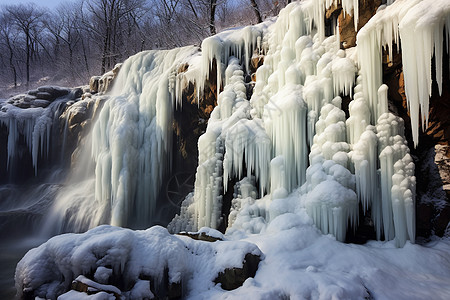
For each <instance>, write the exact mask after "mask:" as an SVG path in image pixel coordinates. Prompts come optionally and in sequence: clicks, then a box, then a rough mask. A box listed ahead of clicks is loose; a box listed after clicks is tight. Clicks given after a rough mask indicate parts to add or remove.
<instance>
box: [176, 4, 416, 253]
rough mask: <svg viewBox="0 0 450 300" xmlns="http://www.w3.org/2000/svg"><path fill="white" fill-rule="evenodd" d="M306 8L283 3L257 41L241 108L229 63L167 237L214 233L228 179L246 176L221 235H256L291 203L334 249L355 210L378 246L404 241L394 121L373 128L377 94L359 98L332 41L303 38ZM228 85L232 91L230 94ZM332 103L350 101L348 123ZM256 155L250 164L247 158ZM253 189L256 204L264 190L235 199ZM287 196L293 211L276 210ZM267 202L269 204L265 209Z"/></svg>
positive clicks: (408, 203) (407, 220) (404, 156)
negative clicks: (190, 184)
mask: <svg viewBox="0 0 450 300" xmlns="http://www.w3.org/2000/svg"><path fill="white" fill-rule="evenodd" d="M318 2H319V1H318ZM322 4H326V5H328V2H327V3H325V2H324V3H322ZM316 5H317V3H313V1H304V2H300V3H293V4H291V5H288V6H287V7H286V8H285V9H284V10H283V11H282V12H281V13H280V16H279V17H278V19H277V21H276V23H275V24H273V25H272V26H271V27H270V28H269V35H268V37H267V38H266V37H264V39H263V41H267V46H266V47H267V48H268V52H267V54H266V55H265V57H264V64H263V65H262V66H261V67H260V68H259V69H258V70H257V72H256V82H255V86H254V90H253V95H252V97H251V99H250V101H247V100H246V99H245V98H244V85H243V83H241V84H240V85H236V80H233V79H232V77H230V76H231V74H234V73H235V72H236V70H237V64H238V62H239V61H238V60H233V61H232V62H231V63H230V64H229V67H228V69H227V72H225V73H226V74H227V75H225V77H226V78H225V80H224V91H223V92H222V93H221V94H220V95H219V101H218V106H217V107H216V109H215V110H214V112H213V114H212V117H211V120H210V122H209V124H208V129H207V131H206V133H205V134H204V135H203V136H202V137H201V138H200V140H199V152H200V154H199V161H200V163H199V168H198V170H197V178H196V185H195V191H194V194H193V195H192V194H191V195H190V196H189V197H188V198H187V200H186V201H185V203H184V205H183V207H182V213H181V215H180V216H177V217H176V218H175V219H174V221H173V222H172V224H171V230H173V231H178V230H180V229H186V230H196V229H198V228H199V227H201V226H212V227H216V226H218V225H219V222H220V218H222V216H220V213H221V211H220V209H221V200H222V195H223V192H224V191H226V189H227V188H228V186H227V184H228V179H233V178H234V179H241V178H242V177H243V175H246V176H247V178H246V179H245V180H246V181H245V183H244V182H238V184H237V186H236V190H235V197H236V198H235V199H234V200H233V201H232V212H231V214H230V218H229V232H235V231H236V228H237V227H239V226H243V227H242V229H244V230H245V231H248V230H249V229H250V228H253V230H255V233H257V232H259V231H261V230H262V228H263V226H265V225H264V224H266V222H267V221H268V222H270V220H271V219H273V218H274V217H276V216H277V215H279V214H281V213H284V212H293V211H298V210H297V209H294V207H298V205H300V207H303V208H304V209H306V212H307V213H308V214H309V215H310V217H311V218H312V219H313V221H314V223H315V224H316V226H317V227H318V228H320V229H321V230H322V232H324V233H332V234H333V235H335V236H336V238H337V239H338V240H341V241H343V240H344V239H345V234H346V231H347V226H348V224H350V225H351V226H357V223H358V215H359V208H358V205H359V204H358V203H359V202H360V203H361V206H362V208H363V212H364V213H366V212H370V215H371V217H372V218H373V219H374V223H375V227H376V232H377V236H378V238H381V237H382V235H383V232H384V233H385V238H386V239H393V238H395V239H396V243H397V245H398V246H402V245H403V244H404V243H405V241H406V240H407V239H410V240H411V241H414V224H413V223H414V222H413V221H412V218H413V215H414V211H413V209H414V190H415V179H414V164H412V161H411V157H410V156H409V154H408V150H407V147H406V146H405V139H404V136H403V127H402V125H401V122H399V121H398V122H397V123H394V124H393V125H391V133H392V135H389V134H387V133H385V129H383V128H384V127H383V125H382V124H384V123H385V121H384V119H383V118H384V117H383V118H380V124H379V125H377V122H376V121H377V119H378V116H379V115H383V116H385V115H384V114H383V113H387V87H386V86H381V87H380V88H379V89H378V88H377V90H376V98H374V99H371V98H370V97H369V96H368V95H367V94H366V93H364V91H366V90H367V89H366V88H365V84H367V80H364V78H365V77H364V72H363V76H357V75H358V74H357V72H358V68H357V66H356V65H355V62H354V61H353V59H351V58H350V57H348V56H347V53H346V52H345V51H343V50H340V49H339V43H338V41H337V37H336V36H332V37H329V38H326V39H325V37H324V36H323V35H321V30H320V28H319V30H318V33H317V34H316V35H314V36H313V35H312V34H311V33H310V32H311V29H313V30H312V32H313V33H314V32H316V31H315V30H314V28H311V25H312V23H310V21H311V20H315V19H314V18H317V16H318V14H317V12H316V9H317V6H316ZM321 7H322V8H323V9H325V6H321ZM327 7H328V6H327ZM312 8H314V9H312ZM323 12H324V11H322V13H323ZM263 48H265V46H263ZM206 55H207V56H208V55H209V54H206ZM216 56H217V55H216ZM208 57H209V56H208ZM243 64H244V65H245V64H246V62H243ZM372 71H373V70H372ZM373 72H375V71H373ZM242 74H243V73H242V71H239V76H242ZM356 78H357V80H356V81H355V79H356ZM380 78H381V77H380ZM241 80H242V79H241ZM355 83H356V86H355ZM237 86H240V87H241V88H242V90H241V91H237V90H236V87H237ZM340 95H344V96H350V97H351V98H352V99H353V100H352V101H351V102H350V105H349V114H350V117H349V118H348V119H346V116H345V113H344V111H343V110H342V109H341V105H342V99H341V97H339V96H340ZM230 124H231V125H232V126H230ZM396 124H397V125H396ZM375 125H377V126H375ZM258 137H263V139H262V140H260V139H259V138H258ZM267 141H269V143H267ZM386 141H387V142H386ZM384 143H388V144H386V145H385V144H384ZM400 144H401V145H403V146H402V147H400ZM386 147H387V149H390V148H392V149H397V148H398V150H395V151H394V150H392V152H393V153H395V155H394V154H393V155H394V156H392V157H391V158H390V160H385V159H384V158H385V156H386V154H385V153H388V152H389V150H383V149H384V148H386ZM308 148H309V151H310V153H309V161H308ZM258 149H259V150H258ZM255 151H256V152H255ZM267 151H269V152H267ZM268 153H270V155H269V154H268ZM379 155H380V159H379V158H378V156H379ZM257 157H260V158H259V161H257V160H254V159H255V158H257ZM268 161H271V162H270V164H268V163H267V162H268ZM308 165H309V167H308ZM245 166H246V167H247V170H246V171H247V174H244V169H245ZM380 168H381V169H380ZM252 175H254V176H255V178H256V181H253V177H252ZM269 175H270V176H269ZM379 182H381V188H379V187H378V186H379ZM255 183H259V186H258V190H259V197H263V196H264V194H265V193H264V191H267V193H268V194H270V196H268V197H264V198H262V199H261V200H256V199H254V197H255V195H254V194H255V193H254V191H255V190H253V189H251V190H252V191H253V192H240V189H241V188H240V186H241V185H242V186H244V187H248V186H254V184H255ZM222 186H224V188H225V189H224V190H223V191H222ZM299 187H301V188H300V189H298V190H297V191H295V190H296V189H297V188H299ZM247 190H248V188H246V189H245V191H247ZM248 191H250V190H248ZM292 191H295V193H297V195H298V196H297V197H298V200H297V202H298V204H296V205H293V206H292V205H290V204H289V205H287V204H286V205H287V206H286V207H285V208H282V206H283V205H282V204H280V203H283V201H285V202H286V201H287V202H289V201H290V200H289V201H288V200H283V199H284V198H286V197H287V196H288V195H289V193H291V192H292ZM252 195H253V196H252ZM382 195H384V196H382ZM288 198H289V199H291V198H292V197H290V196H289V197H288ZM288 198H286V199H288ZM267 199H272V201H274V203H275V202H276V204H274V205H271V204H270V205H269V204H268V202H267ZM269 202H270V201H269ZM287 202H286V203H287ZM280 205H281V206H280ZM263 207H266V210H267V211H266V212H264V209H263ZM287 207H291V208H287ZM272 210H273V211H272ZM267 218H269V219H267ZM262 219H266V221H262ZM252 220H255V221H254V222H253V221H252ZM252 224H253V225H252Z"/></svg>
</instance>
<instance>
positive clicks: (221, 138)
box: [169, 58, 271, 231]
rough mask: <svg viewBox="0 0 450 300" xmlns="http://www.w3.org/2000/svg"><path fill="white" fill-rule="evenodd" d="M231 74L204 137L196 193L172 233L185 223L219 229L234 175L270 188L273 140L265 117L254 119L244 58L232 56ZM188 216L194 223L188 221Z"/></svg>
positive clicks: (261, 190)
mask: <svg viewBox="0 0 450 300" xmlns="http://www.w3.org/2000/svg"><path fill="white" fill-rule="evenodd" d="M225 76H226V77H225V80H224V82H225V83H226V85H225V87H224V90H223V91H222V92H221V93H220V94H219V97H218V105H217V106H216V107H215V108H214V110H213V112H212V113H211V117H210V119H209V122H208V127H207V130H206V132H205V133H204V134H203V135H202V136H200V138H199V141H198V150H199V166H198V167H197V173H196V179H195V187H194V195H193V196H189V197H193V198H192V199H191V200H192V201H190V200H189V201H188V202H185V205H184V207H182V211H181V214H180V216H177V217H175V219H174V221H173V222H172V224H170V225H169V229H170V230H172V231H177V230H178V229H179V228H181V225H180V224H185V225H184V226H183V227H185V228H184V229H186V230H197V229H199V228H201V227H204V226H208V227H212V228H217V227H218V226H219V225H220V221H221V208H222V190H224V191H226V190H227V189H228V186H227V184H228V179H229V178H230V179H233V178H239V179H240V178H242V177H243V176H246V178H249V179H250V178H252V177H253V175H254V176H255V178H256V179H257V180H258V182H259V189H258V190H259V193H260V195H263V194H264V193H266V192H267V191H268V190H269V178H270V177H269V163H270V154H271V143H270V139H269V137H268V136H267V134H266V132H265V131H264V129H263V126H262V121H261V120H260V119H259V120H250V118H251V116H250V108H251V107H250V102H249V101H248V100H247V99H246V87H245V84H244V72H243V71H242V70H241V67H240V65H239V60H238V59H236V58H231V59H230V61H229V65H228V67H227V69H226V71H225ZM244 166H245V167H246V170H244ZM244 171H245V174H244ZM188 219H191V220H192V222H186V220H188ZM183 220H184V221H183Z"/></svg>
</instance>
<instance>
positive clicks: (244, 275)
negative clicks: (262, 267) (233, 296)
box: [214, 253, 261, 291]
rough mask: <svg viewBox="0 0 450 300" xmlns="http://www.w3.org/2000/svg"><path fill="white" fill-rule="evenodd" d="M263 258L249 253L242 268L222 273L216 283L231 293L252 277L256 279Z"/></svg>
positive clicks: (228, 269) (230, 269) (229, 269)
mask: <svg viewBox="0 0 450 300" xmlns="http://www.w3.org/2000/svg"><path fill="white" fill-rule="evenodd" d="M260 261H261V258H260V257H259V256H258V255H254V254H251V253H247V254H246V255H245V259H244V262H243V264H242V268H227V269H225V270H224V271H223V272H220V273H219V275H218V276H217V278H216V279H215V280H214V282H215V283H220V286H221V287H222V289H224V290H227V291H231V290H234V289H237V288H238V287H240V286H242V284H244V281H246V280H247V279H248V278H250V277H255V274H256V271H257V270H258V265H259V262H260Z"/></svg>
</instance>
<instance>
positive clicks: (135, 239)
mask: <svg viewBox="0 0 450 300" xmlns="http://www.w3.org/2000/svg"><path fill="white" fill-rule="evenodd" d="M236 236H237V235H234V236H228V238H227V240H226V241H219V242H214V243H210V242H204V241H196V240H193V239H191V238H189V237H186V236H181V235H180V236H178V235H170V234H169V233H168V232H167V230H165V229H164V228H162V227H152V228H150V229H147V230H145V231H131V230H129V229H121V228H116V227H112V226H106V225H105V226H101V227H98V228H95V229H92V230H90V231H88V232H86V233H84V234H66V235H61V236H58V237H55V238H52V239H50V240H49V241H48V242H46V243H44V244H43V245H41V246H40V247H38V248H36V249H33V250H31V251H30V252H28V253H27V254H26V255H25V257H24V258H23V259H22V261H21V262H20V263H19V264H18V267H17V271H16V284H17V286H18V288H19V291H21V290H22V288H27V289H30V290H31V289H32V290H37V291H39V294H38V296H39V297H42V298H52V297H55V295H58V294H61V293H64V294H63V295H62V296H60V299H91V298H93V297H98V298H94V299H108V298H107V297H109V296H108V294H107V293H106V292H103V293H98V294H94V295H90V296H88V295H86V294H85V293H80V292H75V291H70V292H67V293H66V292H65V290H63V289H62V287H63V286H65V285H67V284H69V285H70V283H71V281H72V280H73V279H75V278H77V277H78V276H80V275H83V274H85V275H83V276H84V278H83V277H81V278H82V279H83V281H86V280H87V279H86V276H89V274H92V273H91V272H93V271H95V270H96V269H97V270H99V269H104V268H105V266H108V268H112V269H113V270H114V272H118V273H117V274H122V277H121V278H122V280H124V281H126V282H128V283H129V285H128V286H129V288H128V289H125V288H124V289H122V290H120V295H122V296H124V297H125V298H133V299H140V297H143V296H142V295H146V296H147V297H150V296H149V295H152V292H151V291H149V289H148V287H149V282H148V281H146V280H142V279H139V275H142V274H146V275H151V276H159V275H158V274H163V273H164V272H163V269H164V268H165V267H167V268H168V271H169V272H168V278H169V279H168V280H169V282H179V280H181V282H182V285H183V298H185V299H225V298H227V299H242V297H251V298H252V299H267V298H280V297H291V298H299V299H308V298H314V299H364V298H367V297H369V296H371V297H373V298H374V299H392V298H395V299H424V298H427V297H432V298H433V299H446V298H447V297H448V293H449V292H450V289H449V287H448V285H447V284H446V282H447V280H448V278H449V276H450V271H449V270H450V264H449V261H448V259H447V255H448V252H449V251H450V241H448V240H441V241H435V242H430V243H429V244H426V245H423V246H420V245H414V244H411V243H409V242H407V243H406V244H405V246H404V247H403V248H396V247H395V245H394V242H387V243H386V242H375V241H373V242H370V243H368V244H366V245H352V244H343V243H340V242H338V241H336V240H335V239H334V238H333V237H332V236H330V235H323V234H321V233H320V231H319V230H318V229H317V228H316V227H315V226H314V225H313V222H312V220H311V219H310V218H309V217H308V215H307V214H306V211H305V210H304V209H299V210H298V211H297V213H295V214H294V213H286V214H282V215H280V216H278V217H276V218H274V219H273V220H272V221H271V222H270V224H269V225H268V226H267V227H266V229H265V233H264V234H260V235H252V234H245V233H242V232H241V233H240V238H239V240H236V239H235V237H236ZM293 241H295V242H293ZM246 253H253V254H256V255H260V256H261V259H262V261H261V262H260V263H259V267H258V271H257V272H256V275H255V277H254V278H248V279H247V280H246V281H245V282H244V284H243V285H242V286H241V287H239V288H237V289H235V290H232V291H225V290H223V289H222V288H221V287H220V285H218V284H215V283H214V279H215V278H216V276H217V274H218V273H219V272H221V271H223V270H224V269H225V268H229V267H242V262H243V259H244V256H245V254H246ZM418 257H420V259H418ZM349 262H352V263H349ZM274 274H276V276H274ZM62 275H64V276H62ZM63 278H65V279H66V280H65V282H64V280H63ZM89 282H90V283H91V284H93V285H94V286H97V287H98V288H100V289H101V290H103V291H105V290H106V291H108V290H114V291H116V292H117V290H116V289H115V288H113V287H109V289H105V285H104V284H99V283H97V284H95V283H93V281H92V280H89ZM49 286H52V287H54V288H53V290H47V288H48V287H49ZM106 287H107V286H106ZM145 293H147V294H145ZM109 295H110V294H109ZM19 296H20V294H19ZM101 297H102V298H101Z"/></svg>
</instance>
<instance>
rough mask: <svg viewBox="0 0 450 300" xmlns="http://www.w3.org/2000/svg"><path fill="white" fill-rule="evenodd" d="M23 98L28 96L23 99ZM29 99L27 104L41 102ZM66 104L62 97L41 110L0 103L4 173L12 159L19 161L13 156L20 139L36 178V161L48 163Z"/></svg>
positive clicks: (65, 99) (7, 102)
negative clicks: (4, 144)
mask: <svg viewBox="0 0 450 300" xmlns="http://www.w3.org/2000/svg"><path fill="white" fill-rule="evenodd" d="M20 96H21V95H19V96H16V97H20ZM24 97H25V98H27V97H30V96H29V95H24ZM32 98H33V99H32V100H30V99H28V100H27V101H28V102H30V101H31V102H32V103H34V104H36V102H37V101H44V100H39V99H34V98H35V97H32ZM25 100H26V99H25ZM68 100H69V99H68V98H67V97H62V98H60V99H58V100H56V101H53V102H52V103H50V105H48V106H47V107H45V108H44V107H39V106H34V107H30V108H26V109H22V108H20V107H17V106H15V105H13V104H12V103H9V101H6V100H5V101H4V102H0V125H2V126H5V127H6V128H7V131H8V142H7V143H8V145H7V152H8V153H7V162H6V168H7V169H9V168H10V167H11V165H13V163H14V160H15V159H17V158H19V159H21V157H17V158H16V156H18V155H19V153H20V151H19V150H18V149H17V145H18V144H19V139H20V138H21V137H23V140H24V141H25V144H26V145H27V147H28V152H29V153H30V154H31V160H32V165H33V168H34V171H35V174H36V175H37V173H38V161H39V159H40V158H44V159H48V157H49V153H50V149H51V145H53V144H56V142H55V141H52V135H53V134H54V133H55V131H56V130H57V129H58V118H59V116H60V114H61V112H62V110H63V109H64V107H65V104H66V102H67V101H68ZM45 102H48V101H45ZM13 167H14V166H13Z"/></svg>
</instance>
